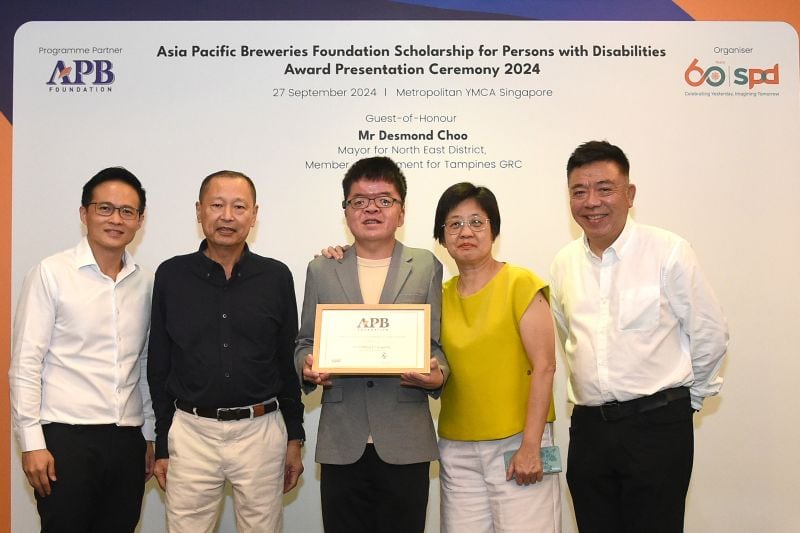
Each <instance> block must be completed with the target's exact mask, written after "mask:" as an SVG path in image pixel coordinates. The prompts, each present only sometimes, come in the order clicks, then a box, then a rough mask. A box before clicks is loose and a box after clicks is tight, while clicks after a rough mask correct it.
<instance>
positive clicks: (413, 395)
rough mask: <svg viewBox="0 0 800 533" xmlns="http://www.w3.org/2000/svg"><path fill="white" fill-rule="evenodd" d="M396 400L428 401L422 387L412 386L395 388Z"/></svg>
mask: <svg viewBox="0 0 800 533" xmlns="http://www.w3.org/2000/svg"><path fill="white" fill-rule="evenodd" d="M397 401H398V402H425V401H428V395H427V394H425V392H424V391H423V390H422V389H417V388H414V387H403V386H401V387H400V388H398V389H397Z"/></svg>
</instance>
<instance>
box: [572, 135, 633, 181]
mask: <svg viewBox="0 0 800 533" xmlns="http://www.w3.org/2000/svg"><path fill="white" fill-rule="evenodd" d="M598 161H611V162H614V163H616V164H617V166H618V167H619V170H620V171H621V172H622V175H623V176H625V177H626V178H627V177H628V176H629V174H630V170H631V165H630V163H629V162H628V157H627V156H626V155H625V152H623V151H622V149H621V148H620V147H619V146H615V145H613V144H611V143H610V142H608V141H589V142H585V143H583V144H582V145H580V146H578V147H577V148H576V149H575V151H574V152H572V155H571V156H569V160H568V161H567V178H569V175H570V174H571V173H572V171H573V170H575V169H576V168H578V167H582V166H584V165H589V164H591V163H596V162H598Z"/></svg>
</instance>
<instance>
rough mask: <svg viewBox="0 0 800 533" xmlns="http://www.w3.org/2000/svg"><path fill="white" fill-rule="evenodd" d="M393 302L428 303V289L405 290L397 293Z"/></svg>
mask: <svg viewBox="0 0 800 533" xmlns="http://www.w3.org/2000/svg"><path fill="white" fill-rule="evenodd" d="M394 303H396V304H424V303H428V291H426V290H422V289H420V290H405V291H403V292H401V293H400V294H398V295H397V298H395V300H394Z"/></svg>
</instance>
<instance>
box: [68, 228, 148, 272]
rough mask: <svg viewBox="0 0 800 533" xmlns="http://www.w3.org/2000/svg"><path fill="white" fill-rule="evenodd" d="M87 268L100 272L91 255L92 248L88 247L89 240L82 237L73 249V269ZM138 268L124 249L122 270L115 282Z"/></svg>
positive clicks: (131, 256)
mask: <svg viewBox="0 0 800 533" xmlns="http://www.w3.org/2000/svg"><path fill="white" fill-rule="evenodd" d="M87 266H88V267H94V268H95V269H96V270H97V271H98V272H100V265H98V264H97V260H96V259H95V258H94V254H93V253H92V247H91V246H89V238H88V237H86V236H84V237H83V239H81V240H80V242H78V246H76V247H75V268H83V267H87ZM138 266H139V265H138V264H137V263H136V260H135V259H134V258H133V255H131V253H130V252H128V250H127V249H126V250H125V252H124V253H123V254H122V269H121V270H120V271H119V275H118V276H117V280H122V279H123V278H124V277H125V276H127V275H128V274H129V273H130V272H132V271H133V270H136V268H137V267H138Z"/></svg>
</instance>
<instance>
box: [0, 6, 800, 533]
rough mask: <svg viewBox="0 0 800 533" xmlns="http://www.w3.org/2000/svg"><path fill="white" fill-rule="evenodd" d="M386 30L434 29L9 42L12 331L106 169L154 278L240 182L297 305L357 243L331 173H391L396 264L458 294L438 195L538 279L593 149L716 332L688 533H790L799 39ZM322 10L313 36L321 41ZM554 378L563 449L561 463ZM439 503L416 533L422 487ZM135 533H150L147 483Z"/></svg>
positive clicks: (30, 37) (290, 28)
mask: <svg viewBox="0 0 800 533" xmlns="http://www.w3.org/2000/svg"><path fill="white" fill-rule="evenodd" d="M178 4H180V3H176V5H178ZM380 4H381V5H382V7H384V8H386V11H385V12H384V13H389V15H385V16H380V15H378V14H374V15H373V17H372V18H376V19H379V18H405V19H417V18H428V19H451V20H416V21H412V20H396V21H388V20H384V21H380V20H370V21H366V20H326V21H310V20H272V21H266V20H264V21H254V20H251V21H247V20H240V21H232V20H227V21H225V20H222V19H232V18H265V19H266V18H296V19H302V18H308V19H312V18H317V17H314V16H313V13H309V14H308V15H307V16H305V17H303V16H300V14H295V16H294V17H289V16H285V15H284V16H283V17H278V16H273V17H267V16H262V17H258V16H250V17H245V16H227V17H223V16H216V17H212V18H216V19H218V20H216V21H214V20H205V21H201V20H197V21H190V20H185V21H181V22H176V21H172V22H170V21H166V20H162V21H148V22H145V21H136V20H135V19H141V18H148V17H143V16H141V14H140V16H125V15H124V14H120V15H118V16H116V17H111V16H106V17H100V18H106V19H112V18H118V19H121V20H114V21H110V20H106V21H105V22H91V21H83V22H81V21H78V20H75V19H79V18H81V17H61V18H64V19H67V18H69V19H73V21H67V20H62V21H60V22H48V21H39V22H28V23H26V24H24V25H22V26H21V27H20V28H19V29H18V30H17V31H16V35H15V37H14V60H13V72H14V77H13V109H12V110H5V109H4V113H5V114H7V116H9V117H11V116H13V134H14V135H13V174H12V175H13V193H10V194H11V198H12V203H11V213H12V217H13V226H12V228H13V229H12V231H13V246H12V247H11V248H10V250H11V252H12V253H11V259H10V264H11V266H12V269H11V276H10V281H9V286H10V287H11V288H12V290H11V293H10V294H9V295H8V297H7V299H8V300H9V306H10V302H11V301H13V300H14V298H15V296H16V290H17V288H18V287H19V284H20V282H21V280H22V277H23V276H24V274H25V272H26V271H27V270H28V269H29V268H30V267H31V266H33V265H34V264H35V263H36V262H37V261H38V260H39V259H40V258H41V257H42V256H44V255H48V254H50V253H53V252H56V251H58V250H60V249H63V248H66V247H68V246H71V245H72V244H74V243H75V242H76V241H77V240H78V238H80V234H81V225H80V222H79V220H78V217H77V210H78V205H79V188H80V186H81V185H82V184H83V182H85V180H86V179H88V177H90V176H91V175H92V174H93V173H94V172H95V171H96V170H97V169H99V168H102V167H104V166H108V165H123V166H126V167H127V168H129V169H130V170H132V171H133V172H134V173H136V174H137V175H138V176H139V177H140V178H141V179H142V181H143V182H144V185H145V187H146V188H147V190H148V196H149V201H148V209H147V213H146V216H145V224H144V227H143V229H142V231H140V233H139V235H138V236H137V239H136V241H135V242H134V245H133V247H132V248H133V251H134V253H135V254H136V256H137V258H138V259H139V260H140V261H141V262H142V263H143V264H145V265H146V266H148V267H149V268H150V269H153V270H154V269H155V268H156V267H157V266H158V264H159V263H160V262H161V261H163V260H164V259H166V258H168V257H170V256H172V255H175V254H178V253H186V252H189V251H192V250H193V249H195V248H196V246H197V244H198V242H199V240H200V238H201V233H200V232H199V229H198V228H197V225H196V223H195V218H194V211H193V204H194V201H195V200H196V195H197V189H198V186H199V183H200V181H201V179H202V178H203V177H204V176H205V175H207V174H209V173H210V172H212V171H215V170H218V169H222V168H229V169H234V170H240V171H243V172H245V173H247V174H248V175H250V176H251V177H253V179H254V180H255V182H256V186H257V187H258V196H259V204H260V205H261V210H260V212H259V222H258V225H257V227H256V228H255V230H254V231H253V233H252V234H251V239H250V244H251V246H252V247H253V249H254V250H255V251H257V252H259V253H262V254H264V255H269V256H272V257H275V258H277V259H279V260H281V261H284V262H285V263H286V264H287V265H288V266H289V267H290V269H291V270H292V272H293V273H294V276H295V283H296V289H297V294H298V298H302V293H303V290H302V289H303V284H304V277H305V265H306V263H307V262H308V260H309V259H310V258H311V257H312V255H313V254H314V253H315V251H317V250H319V248H321V247H322V246H324V245H327V244H330V243H341V242H348V241H349V240H350V238H351V237H350V236H349V235H348V233H347V230H346V226H345V224H344V222H343V217H342V211H341V206H340V202H341V196H342V193H341V186H340V182H341V177H342V175H343V173H344V171H345V170H346V168H347V166H348V165H349V164H350V163H352V162H353V161H355V160H356V159H358V158H360V157H365V156H372V155H388V156H390V157H393V158H394V159H396V160H397V161H398V162H399V163H400V164H401V166H403V167H404V168H405V170H406V174H407V177H408V181H409V196H408V202H407V206H406V211H407V214H406V224H405V227H404V228H403V229H402V230H401V232H400V238H401V239H402V240H403V241H404V242H405V243H406V244H408V245H412V246H417V247H423V248H431V249H433V250H434V252H435V253H436V254H437V256H438V257H439V258H440V259H441V260H442V261H443V262H444V263H445V267H446V270H447V272H446V276H449V275H451V274H453V273H454V271H455V269H454V265H453V263H452V261H450V260H449V258H448V257H447V253H446V252H445V251H444V250H443V249H442V248H441V247H439V246H438V245H436V244H435V243H434V241H433V239H432V237H431V233H432V221H433V210H434V207H435V204H436V201H437V199H438V197H439V195H440V194H441V192H442V191H443V190H444V189H445V188H446V187H447V186H449V185H451V184H452V183H455V182H457V181H463V180H468V181H473V182H475V183H478V184H483V185H487V186H489V187H490V188H492V189H493V190H494V191H495V193H496V194H497V196H498V199H499V202H500V208H501V213H502V216H503V228H502V234H501V237H500V238H499V240H498V242H497V244H496V249H495V252H496V255H497V257H498V258H500V259H502V260H506V261H510V262H513V263H516V264H520V265H523V266H526V267H528V268H531V269H533V270H534V271H536V272H538V273H540V274H541V275H543V276H545V277H546V276H547V271H548V267H549V263H550V260H551V259H552V257H553V256H554V254H555V253H556V251H557V250H558V249H559V248H560V247H561V246H563V245H564V244H565V243H566V242H568V241H569V240H570V239H572V238H576V237H577V236H578V235H579V231H578V229H577V227H576V226H575V225H574V223H572V221H571V219H570V216H569V209H568V201H567V196H566V176H565V171H564V166H565V162H566V159H567V157H568V155H569V153H570V152H571V151H572V150H573V149H574V148H575V146H577V145H578V144H579V143H581V142H583V141H586V140H589V139H608V140H609V141H611V142H614V143H616V144H619V145H620V146H622V147H623V149H625V150H626V151H627V153H628V155H629V157H630V159H631V163H632V169H631V177H632V180H633V181H634V182H635V183H636V184H637V185H638V194H637V199H636V206H635V210H634V215H635V216H636V218H637V219H638V220H639V221H640V222H643V223H652V224H656V225H660V226H664V227H667V228H669V229H672V230H674V231H676V232H678V233H680V234H681V235H683V236H685V237H686V238H688V239H689V240H690V242H692V244H693V246H694V247H695V250H696V251H697V253H698V255H699V256H700V259H701V261H702V263H703V265H704V266H705V268H706V270H707V272H708V274H709V277H710V278H711V282H712V284H713V285H714V287H715V288H716V290H717V292H718V294H719V297H720V300H721V301H722V304H723V307H724V308H725V310H726V314H727V316H728V319H729V322H730V328H731V331H732V340H731V349H730V354H729V355H730V358H729V361H728V362H727V363H726V365H725V367H724V369H723V370H724V375H725V377H726V385H725V387H724V388H723V392H722V395H721V396H720V397H717V398H714V399H711V400H709V401H708V402H707V404H706V408H705V409H704V410H703V412H701V414H699V415H698V416H697V418H696V429H697V445H696V463H695V474H694V478H693V482H692V487H691V490H690V495H689V500H688V512H687V530H688V531H742V532H744V531H752V530H755V529H764V530H766V531H789V530H790V529H791V527H793V524H794V522H795V521H796V520H797V518H798V517H800V515H798V510H797V508H796V506H795V505H794V504H793V496H792V494H793V493H794V489H793V488H792V487H794V486H795V485H794V481H793V480H794V479H796V477H797V475H799V474H800V466H798V464H797V462H796V461H794V460H793V459H792V457H793V454H794V453H795V450H796V447H797V445H798V443H800V433H798V430H797V429H795V428H794V427H792V425H791V424H789V425H787V424H785V423H784V418H783V416H782V413H780V412H779V411H777V410H775V409H774V408H777V407H778V406H783V405H785V404H788V403H789V401H790V396H789V394H790V392H789V391H791V388H792V383H791V378H792V376H794V375H797V373H798V371H800V364H799V363H798V360H797V357H796V355H797V348H796V346H797V341H798V335H797V333H796V328H793V325H794V322H796V320H793V319H794V317H796V308H797V304H798V303H800V289H798V288H797V287H796V286H795V285H793V284H792V283H790V282H789V283H787V281H788V280H791V279H793V277H792V274H793V273H794V272H793V271H794V265H796V264H797V262H798V260H800V246H799V245H798V244H797V242H796V238H793V237H792V236H791V235H792V234H793V233H796V232H792V230H790V228H791V227H792V226H791V225H790V224H791V223H792V222H793V221H792V220H791V219H790V214H791V208H792V207H793V206H792V205H791V204H790V202H792V200H793V199H794V196H795V195H796V194H797V193H798V192H799V191H798V185H797V171H796V166H795V165H793V164H791V162H790V160H789V157H788V156H789V154H792V153H793V152H794V151H795V150H796V147H797V146H798V142H799V141H800V120H798V119H800V113H799V111H800V110H799V109H798V95H800V91H799V90H798V78H799V77H798V41H797V34H796V32H795V31H794V29H793V28H792V27H791V26H789V25H787V24H785V23H781V22H770V23H757V22H699V21H691V20H690V18H691V17H689V16H688V15H687V13H686V12H685V11H683V10H682V9H680V8H679V7H677V6H676V5H675V4H673V3H672V2H652V3H648V4H647V5H651V7H652V8H653V11H652V12H651V13H650V15H649V16H648V15H647V13H644V12H639V11H636V10H635V9H633V8H632V7H631V6H632V5H639V4H638V3H635V2H633V3H632V2H619V3H614V2H611V3H609V5H612V4H614V5H619V6H623V4H624V6H623V8H626V9H627V11H624V10H623V9H622V8H620V9H619V10H618V11H614V10H613V9H612V10H611V11H610V12H607V13H606V15H605V16H603V15H602V13H601V11H599V10H598V11H597V13H584V15H587V16H584V17H583V18H588V15H591V18H596V19H609V18H611V19H621V18H628V19H636V18H639V19H650V20H648V21H636V20H628V21H616V22H601V21H582V22H578V21H570V22H566V21H554V20H550V21H532V20H480V21H474V20H465V19H468V18H487V19H488V18H495V19H499V18H507V16H508V15H512V16H514V17H524V18H534V14H532V13H531V12H530V11H525V9H524V7H523V4H525V5H533V4H538V5H540V6H541V8H542V9H543V11H542V13H541V14H540V16H539V18H551V19H567V18H578V17H570V16H569V14H568V13H567V12H565V11H563V10H562V11H558V9H557V4H561V3H557V2H532V3H527V2H525V3H515V2H508V3H503V4H507V7H508V9H506V10H505V11H504V12H503V13H494V14H489V15H487V14H482V15H481V16H480V17H478V16H476V14H475V13H474V11H473V10H480V9H489V8H488V7H487V6H489V5H492V6H494V4H495V3H491V2H486V3H481V2H472V3H470V5H469V6H468V7H469V9H470V10H471V11H473V12H460V13H453V12H445V11H441V10H435V9H431V8H430V7H424V6H422V5H423V4H424V5H427V6H431V5H433V4H436V5H438V6H441V7H446V8H450V9H459V8H463V9H467V7H465V5H464V3H461V2H417V4H420V6H402V5H400V4H397V3H391V2H384V3H380ZM572 4H577V3H572ZM612 7H613V6H612ZM319 9H322V10H323V11H322V12H323V14H324V16H320V17H318V18H334V17H335V15H334V14H332V13H329V12H327V11H324V8H323V7H322V5H321V4H320V7H319ZM400 9H402V10H404V11H398V10H400ZM637 9H640V10H641V9H642V8H637ZM401 12H402V13H407V15H405V16H403V15H400V14H399V13H401ZM622 13H627V14H628V16H621V14H622ZM573 14H574V11H573ZM172 15H173V14H172V13H170V16H164V17H163V18H164V19H168V18H176V17H174V16H172ZM273 15H274V13H273ZM542 15H547V16H542ZM632 15H635V16H632ZM33 18H51V17H33ZM84 18H87V19H88V18H92V19H96V18H98V17H96V16H92V17H84ZM149 18H156V17H155V16H153V17H149ZM183 18H188V17H183ZM197 18H207V17H206V16H200V17H197ZM340 18H342V19H347V18H351V17H347V16H341V17H340ZM352 18H356V17H352ZM357 18H363V17H357ZM456 19H461V20H456ZM667 20H669V21H667ZM2 94H5V93H0V96H2ZM3 101H4V100H3V98H0V104H1V103H2V102H3ZM9 189H10V188H9ZM560 362H563V361H560ZM563 366H564V365H563V364H562V365H561V368H560V369H559V374H558V376H557V386H556V408H557V413H558V416H559V420H558V421H557V422H556V440H557V442H558V443H559V444H560V445H561V446H562V449H563V450H564V453H566V447H567V445H568V431H567V428H568V416H569V407H568V405H567V404H566V400H565V384H564V383H565V375H564V370H563ZM487 400H488V399H487ZM305 401H306V428H307V432H308V435H309V440H308V443H307V448H306V451H305V457H304V461H305V466H306V472H305V474H304V475H303V478H302V481H301V484H300V487H299V488H298V489H297V490H295V491H294V492H293V493H291V494H290V495H288V496H287V497H286V508H285V530H286V531H287V532H288V531H297V532H300V531H303V532H305V531H320V530H321V521H320V514H319V490H318V486H319V483H318V479H319V471H318V468H317V466H316V465H315V463H314V461H313V448H314V444H315V437H316V424H317V420H318V415H319V393H318V392H317V393H315V394H312V395H311V396H309V397H306V398H305ZM432 408H433V409H434V412H438V403H437V402H433V403H432ZM787 426H788V427H787ZM6 427H8V424H7V419H6ZM9 442H11V438H10V437H9ZM7 455H8V457H9V468H10V472H11V475H10V479H11V483H10V498H11V505H12V516H11V520H12V524H13V531H19V532H24V531H32V530H35V529H36V528H37V526H38V519H37V517H36V513H35V506H34V503H33V498H32V496H31V494H30V490H29V489H28V487H27V483H26V481H25V479H24V476H23V475H22V474H21V471H20V469H19V466H18V465H19V454H18V451H17V449H16V446H15V445H13V444H12V446H11V447H10V449H9V450H8V453H7ZM787 471H788V472H787ZM431 479H432V483H431V494H430V504H429V525H428V530H429V531H431V532H433V531H437V530H438V471H437V470H436V468H435V467H434V468H433V469H432V472H431ZM562 492H563V496H564V498H563V509H564V517H565V521H564V523H565V527H564V531H565V532H572V531H575V525H574V519H573V515H572V512H571V507H570V501H569V495H568V491H567V490H566V483H565V481H564V480H563V478H562ZM231 511H232V505H231V500H230V497H229V498H227V499H226V502H225V506H224V509H223V517H222V523H221V526H220V528H219V530H220V531H223V532H226V531H233V530H234V528H233V519H232V512H231ZM140 529H141V530H142V531H144V532H150V531H153V532H155V531H161V530H162V529H163V503H162V495H161V494H160V492H159V491H158V489H157V488H156V487H155V484H154V483H151V484H150V485H148V492H147V495H146V504H145V509H144V512H143V519H142V525H141V528H140Z"/></svg>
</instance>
